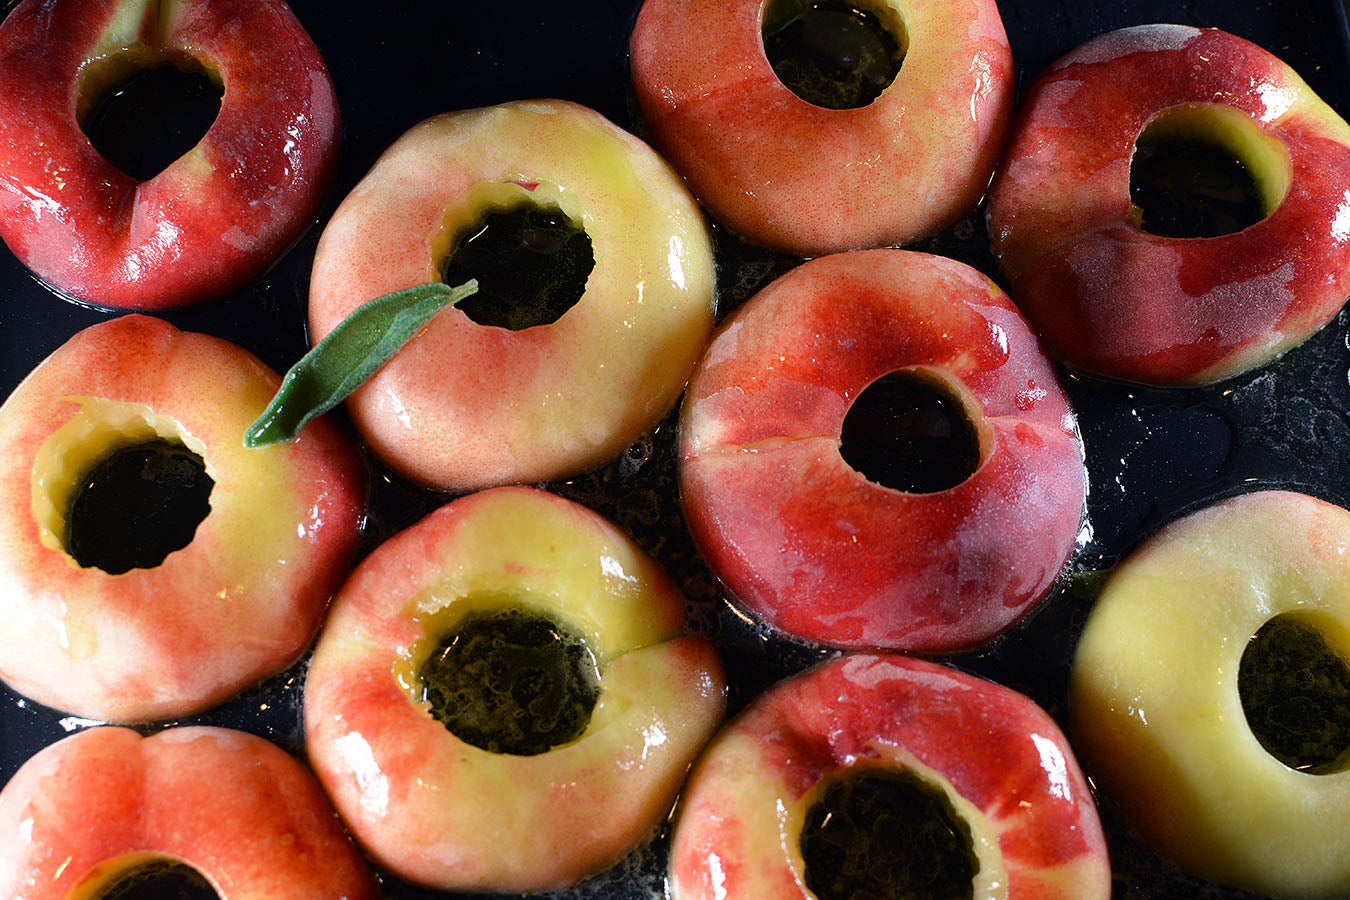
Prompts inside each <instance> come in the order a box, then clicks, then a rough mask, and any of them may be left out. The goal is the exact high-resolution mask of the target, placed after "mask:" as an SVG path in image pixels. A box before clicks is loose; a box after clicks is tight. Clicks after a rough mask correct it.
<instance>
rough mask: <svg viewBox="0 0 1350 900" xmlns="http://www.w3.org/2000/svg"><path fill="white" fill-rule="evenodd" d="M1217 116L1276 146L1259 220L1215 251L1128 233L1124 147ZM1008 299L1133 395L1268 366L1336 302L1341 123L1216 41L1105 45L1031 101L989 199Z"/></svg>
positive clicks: (1281, 74) (1344, 265) (1270, 69)
mask: <svg viewBox="0 0 1350 900" xmlns="http://www.w3.org/2000/svg"><path fill="white" fill-rule="evenodd" d="M1187 104H1191V105H1199V104H1218V105H1220V106H1223V107H1227V108H1230V109H1233V110H1237V111H1239V112H1240V113H1242V114H1243V115H1245V116H1246V117H1248V118H1249V119H1250V120H1251V122H1252V123H1254V124H1255V126H1256V127H1257V128H1259V129H1260V131H1261V132H1262V133H1264V134H1265V135H1267V136H1268V137H1271V138H1274V139H1276V140H1278V141H1279V142H1280V143H1281V144H1282V145H1283V146H1284V148H1286V150H1287V154H1288V163H1289V166H1290V167H1291V170H1290V175H1291V183H1290V187H1289V189H1288V192H1287V194H1286V195H1285V197H1284V199H1283V201H1282V202H1280V203H1279V205H1278V206H1277V207H1276V208H1275V209H1274V211H1273V212H1272V213H1271V214H1270V215H1269V216H1267V217H1266V218H1265V219H1264V220H1262V221H1260V222H1258V223H1256V224H1254V225H1251V226H1249V227H1247V228H1245V229H1243V230H1242V231H1239V232H1236V233H1233V234H1228V235H1223V236H1220V237H1214V238H1189V239H1177V238H1167V237H1161V236H1158V235H1154V234H1150V233H1147V232H1145V231H1143V230H1142V229H1141V228H1140V227H1139V226H1138V224H1136V223H1137V221H1138V220H1137V218H1136V217H1137V211H1135V210H1132V207H1131V203H1130V188H1129V180H1130V159H1131V154H1132V153H1133V150H1134V144H1135V138H1136V136H1137V135H1138V134H1139V133H1140V131H1141V130H1142V129H1143V128H1144V126H1145V125H1146V124H1148V122H1149V121H1150V119H1152V118H1153V117H1154V116H1155V115H1156V114H1157V113H1159V112H1162V111H1163V110H1167V109H1172V108H1175V107H1178V106H1183V105H1187ZM989 225H990V227H989V232H990V238H991V241H992V246H993V250H994V254H995V256H996V257H997V258H998V260H999V263H1000V265H1001V266H1002V268H1003V271H1004V272H1005V273H1006V274H1007V276H1008V279H1009V281H1010V282H1011V292H1012V295H1013V297H1014V298H1015V299H1016V301H1017V303H1018V305H1019V306H1020V307H1021V308H1022V310H1023V311H1024V312H1025V313H1026V315H1027V318H1028V319H1029V320H1030V321H1031V323H1032V325H1033V326H1034V327H1035V328H1036V329H1037V330H1038V331H1039V332H1040V333H1041V336H1042V338H1043V339H1044V340H1045V342H1046V344H1047V347H1048V349H1049V350H1050V352H1051V353H1052V354H1054V355H1055V356H1057V357H1059V358H1061V359H1063V360H1064V361H1065V362H1066V363H1068V364H1069V365H1070V366H1072V367H1074V368H1078V369H1083V370H1086V371H1089V372H1095V373H1099V374H1102V375H1108V376H1111V377H1114V378H1121V379H1126V380H1130V381H1140V382H1148V383H1154V384H1195V383H1203V382H1209V381H1216V380H1218V379H1221V378H1224V377H1226V376H1229V375H1233V374H1236V373H1238V372H1241V371H1244V370H1246V369H1249V368H1252V367H1254V366H1258V365H1261V364H1262V363H1264V362H1266V361H1268V360H1270V359H1271V358H1273V357H1274V356H1277V355H1278V354H1280V353H1282V352H1283V351H1285V350H1287V349H1289V348H1290V347H1292V346H1293V345H1295V344H1297V343H1299V342H1300V341H1302V340H1304V339H1305V338H1307V337H1308V336H1309V335H1311V334H1312V333H1313V332H1314V331H1316V330H1317V329H1318V328H1319V327H1321V326H1322V325H1324V324H1325V323H1326V322H1327V321H1329V320H1330V319H1331V317H1332V316H1333V315H1335V313H1336V311H1337V310H1338V309H1340V307H1341V305H1342V304H1343V303H1344V301H1345V298H1346V296H1347V294H1350V127H1347V126H1346V124H1345V122H1344V121H1343V120H1342V119H1341V118H1340V117H1339V116H1337V115H1336V113H1335V112H1333V111H1332V110H1331V109H1330V108H1329V107H1328V106H1327V105H1326V104H1324V103H1323V102H1322V101H1321V100H1319V99H1318V98H1317V96H1316V95H1315V94H1313V93H1312V91H1311V90H1310V89H1309V88H1308V87H1307V85H1306V84H1304V83H1303V81H1302V79H1300V78H1299V76H1298V75H1297V74H1296V73H1295V72H1294V71H1293V70H1292V69H1290V68H1289V67H1288V66H1286V65H1285V64H1284V63H1282V62H1281V61H1280V60H1278V59H1276V58H1275V57H1274V56H1272V55H1271V54H1269V53H1267V52H1266V51H1265V50H1262V49H1261V48H1260V47H1257V46H1256V45H1254V44H1251V43H1249V42H1247V41H1245V40H1242V39H1241V38H1238V37H1235V36H1233V35H1231V34H1227V33H1225V32H1221V31H1217V30H1213V29H1211V30H1201V29H1196V28H1189V27H1184V26H1179V25H1149V26H1139V27H1135V28H1129V29H1124V30H1121V31H1116V32H1112V33H1109V34H1105V35H1102V36H1100V37H1098V38H1095V39H1094V40H1092V41H1089V42H1088V43H1087V44H1085V45H1083V46H1082V47H1080V48H1078V49H1077V50H1074V51H1072V52H1071V53H1069V54H1068V55H1067V56H1065V57H1064V58H1062V59H1061V60H1059V62H1057V63H1055V64H1054V65H1053V66H1052V67H1051V68H1050V69H1049V71H1047V72H1046V73H1045V74H1044V75H1043V76H1041V78H1040V79H1038V81H1037V82H1036V83H1035V84H1034V85H1033V86H1032V88H1031V90H1030V91H1028V93H1027V97H1026V99H1025V101H1024V103H1023V107H1022V109H1021V111H1020V112H1019V115H1018V120H1017V123H1016V125H1015V127H1014V133H1013V137H1012V139H1011V141H1010V144H1009V148H1008V153H1007V161H1006V162H1005V164H1004V165H1003V166H1002V168H1001V169H1000V172H999V175H998V177H997V179H996V180H995V183H994V186H993V189H992V192H991V194H990V202H989Z"/></svg>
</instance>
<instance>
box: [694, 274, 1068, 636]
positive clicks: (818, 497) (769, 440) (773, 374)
mask: <svg viewBox="0 0 1350 900" xmlns="http://www.w3.org/2000/svg"><path fill="white" fill-rule="evenodd" d="M901 369H913V370H918V371H923V372H927V373H931V374H933V375H936V376H938V377H940V378H941V379H943V380H944V381H945V382H947V383H948V384H949V385H951V386H952V387H954V388H956V389H957V390H958V392H959V393H960V394H961V395H962V396H963V397H964V399H965V403H966V407H967V411H968V412H969V413H972V414H973V418H974V420H975V422H974V424H975V425H976V428H977V431H978V432H979V433H980V437H981V455H980V458H981V463H980V465H979V467H978V468H977V469H976V471H975V472H974V473H973V474H972V475H971V476H970V477H969V478H967V479H966V480H965V481H963V482H962V483H960V484H958V485H956V486H955V487H953V488H950V489H948V490H945V491H940V492H937V493H928V494H917V493H905V492H902V491H898V490H894V489H892V488H888V487H885V486H882V485H880V484H877V483H875V482H872V481H869V480H868V479H867V478H866V477H865V476H864V475H862V474H861V473H859V472H858V471H856V470H854V469H853V468H852V467H850V466H849V465H848V464H847V463H846V462H844V459H843V457H842V456H841V455H840V451H839V447H840V432H841V428H842V423H843V420H844V416H845V415H846V413H847V412H848V410H849V407H850V405H851V404H852V403H853V401H854V400H855V399H856V398H857V396H858V394H859V393H861V392H862V391H863V389H864V388H866V387H867V386H868V385H869V384H871V383H872V382H873V381H875V380H876V379H878V378H880V377H881V376H883V375H886V374H888V373H890V372H894V371H897V370H901ZM680 487H681V492H682V500H683V506H684V512H685V517H686V519H687V521H688V523H689V527H690V530H691V531H692V532H693V535H694V537H695V539H696V540H697V542H698V545H699V548H700V549H701V550H702V551H703V554H704V556H705V557H706V558H707V560H708V562H709V563H710V564H711V566H712V568H713V570H714V571H715V572H716V573H717V575H718V576H719V577H720V578H721V579H722V580H723V581H724V582H725V583H726V584H727V586H728V587H729V588H730V589H731V591H732V593H733V594H734V595H735V597H736V598H737V599H738V600H739V601H740V602H741V603H742V604H744V605H745V606H746V607H748V608H749V609H750V610H751V611H753V612H754V613H755V614H756V615H757V616H760V617H761V618H763V619H764V620H765V621H767V622H768V623H769V624H771V625H773V626H774V627H775V628H778V629H781V630H782V631H785V632H787V633H788V634H791V635H795V636H798V637H801V638H805V639H807V640H810V641H815V642H819V643H824V644H830V645H834V646H841V647H878V646H880V647H888V648H892V649H904V650H912V651H917V652H924V653H940V652H948V651H955V650H960V649H966V648H971V647H975V646H978V645H980V644H982V643H984V642H986V641H988V640H990V639H991V638H992V637H994V636H995V635H996V634H998V633H999V632H1000V631H1002V630H1003V629H1005V628H1007V627H1008V626H1009V625H1011V624H1012V623H1013V622H1014V621H1016V620H1017V619H1018V618H1019V617H1020V616H1021V615H1022V614H1023V613H1025V612H1026V611H1027V610H1028V609H1030V608H1031V606H1032V605H1033V604H1035V603H1036V602H1037V601H1038V600H1039V599H1040V598H1041V597H1042V596H1043V595H1044V593H1045V592H1046V591H1047V589H1048V588H1049V587H1050V585H1051V583H1052V582H1053V581H1054V579H1055V578H1056V576H1057V575H1058V574H1059V572H1060V569H1061V567H1062V566H1063V565H1064V561H1065V559H1066V558H1067V556H1068V554H1069V551H1070V550H1071V549H1072V548H1073V545H1074V540H1075V538H1076V536H1077V534H1078V530H1079V525H1080V522H1081V520H1082V515H1083V496H1084V470H1083V456H1082V449H1081V446H1080V444H1079V441H1078V438H1077V433H1076V427H1075V422H1074V418H1073V413H1072V412H1071V411H1070V409H1069V405H1068V400H1067V398H1066V397H1065V395H1064V393H1063V392H1062V390H1061V389H1060V386H1059V384H1058V382H1057V381H1056V379H1055V373H1054V370H1053V369H1052V368H1051V366H1050V363H1049V361H1048V360H1047V359H1046V358H1045V357H1044V356H1043V355H1042V354H1041V352H1040V349H1039V347H1038V346H1037V344H1036V339H1035V336H1034V335H1033V334H1032V333H1031V331H1030V329H1029V328H1028V327H1027V325H1026V323H1025V322H1024V321H1023V320H1022V318H1021V316H1020V315H1019V314H1018V313H1017V311H1016V309H1014V308H1013V306H1012V303H1011V301H1009V300H1008V298H1007V296H1006V295H1005V294H1003V292H1002V291H1000V290H999V289H998V287H997V286H995V285H994V283H993V282H991V281H989V279H987V278H986V277H985V276H983V275H981V274H980V273H978V272H976V271H975V270H974V269H971V268H969V267H967V266H964V265H962V264H960V263H957V262H953V261H951V260H947V259H942V258H939V257H935V256H928V255H925V254H918V253H911V252H908V251H902V250H871V251H860V252H855V253H847V254H839V255H836V256H831V257H823V258H821V259H817V260H813V261H811V262H808V263H806V264H804V265H802V266H800V267H798V268H796V269H794V270H792V271H790V272H789V273H788V274H787V275H785V276H783V277H782V278H780V279H778V280H777V281H775V282H773V283H772V284H770V285H769V286H768V287H767V288H765V289H764V290H763V291H761V292H760V293H759V294H758V295H756V296H755V297H754V298H752V299H751V300H750V301H749V302H748V303H747V304H746V305H745V306H743V307H742V308H741V309H740V310H738V311H737V312H736V314H734V315H733V316H731V317H730V318H729V319H728V320H727V321H726V322H724V323H723V324H722V326H721V327H720V329H719V330H718V333H717V335H716V336H715V337H714V339H713V342H712V344H711V345H710V346H709V348H708V350H707V352H706V353H705V354H704V357H703V359H702V361H701V362H700V364H699V368H698V370H697V371H696V373H695V375H694V377H693V379H691V381H690V386H689V391H688V393H687V395H686V397H685V401H684V405H683V407H682V409H681V420H680Z"/></svg>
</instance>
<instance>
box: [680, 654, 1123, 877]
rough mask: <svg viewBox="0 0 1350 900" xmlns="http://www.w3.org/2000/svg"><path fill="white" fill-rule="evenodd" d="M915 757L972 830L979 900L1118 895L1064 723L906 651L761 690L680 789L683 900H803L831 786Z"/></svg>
mask: <svg viewBox="0 0 1350 900" xmlns="http://www.w3.org/2000/svg"><path fill="white" fill-rule="evenodd" d="M876 767H881V768H894V769H907V770H910V771H912V772H914V773H916V774H918V775H919V776H920V777H921V778H923V779H924V780H925V781H927V782H928V783H929V784H931V785H933V786H935V787H938V788H939V789H941V790H942V791H943V792H944V793H946V794H947V795H948V796H949V798H950V799H951V801H952V805H953V807H954V808H955V809H956V810H957V812H958V813H959V814H960V815H961V817H962V818H963V819H964V820H965V822H966V824H967V825H968V826H969V828H970V832H971V837H972V841H973V844H974V851H975V854H976V857H977V859H978V860H979V862H980V868H979V871H978V873H977V874H976V877H975V885H974V894H973V896H974V898H976V900H992V898H999V900H1029V898H1037V900H1055V898H1077V900H1089V898H1098V900H1106V898H1108V897H1109V896H1110V894H1111V873H1110V868H1109V866H1108V861H1107V855H1106V843H1105V840H1104V839H1103V837H1102V831H1101V826H1100V824H1099V823H1098V820H1097V811H1096V808H1095V807H1094V806H1093V803H1092V796H1091V794H1090V792H1089V791H1088V787H1087V783H1086V782H1085V781H1084V779H1083V776H1082V774H1081V773H1080V772H1079V769H1078V765H1077V763H1076V762H1075V761H1074V757H1073V752H1072V751H1071V750H1070V749H1069V746H1068V743H1067V742H1066V741H1065V740H1064V736H1063V735H1062V734H1061V733H1060V731H1059V729H1058V727H1056V725H1055V723H1054V721H1053V720H1052V719H1051V718H1050V717H1049V716H1047V715H1046V714H1045V713H1044V712H1043V711H1042V710H1041V708H1040V707H1038V706H1037V705H1036V704H1035V703H1033V702H1032V701H1031V700H1029V699H1028V698H1026V697H1024V696H1022V695H1021V694H1018V693H1016V692H1014V691H1012V690H1009V689H1008V688H1005V687H1001V686H999V685H996V684H993V683H992V682H988V681H984V680H982V679H979V678H976V677H974V676H971V675H966V674H964V673H961V672H958V671H956V670H953V669H949V668H946V667H944V666H939V665H935V664H933V663H928V662H923V661H920V660H916V659H910V658H907V657H904V656H901V655H898V654H889V655H887V654H882V655H871V654H858V655H853V656H844V657H842V658H840V659H836V660H834V661H832V662H829V663H827V664H825V665H822V666H820V667H818V668H816V669H813V670H809V671H808V672H806V673H805V674H803V675H799V676H797V677H795V678H792V679H789V680H788V681H785V682H783V683H781V684H779V685H778V686H776V687H774V688H771V689H770V690H769V691H768V692H767V693H765V694H763V695H761V696H760V697H759V698H758V699H757V700H756V701H754V702H753V703H752V704H751V705H750V707H749V708H748V709H747V710H746V711H745V712H744V713H742V714H741V715H740V716H739V717H738V718H736V719H735V720H733V721H732V723H731V724H730V725H728V726H727V727H726V728H725V729H723V731H722V732H721V733H720V734H719V735H718V736H717V737H716V738H715V739H714V740H713V742H712V744H710V745H709V747H708V750H707V751H706V752H705V753H704V755H703V757H702V759H701V760H700V761H699V763H698V765H697V766H696V767H695V769H694V773H693V775H691V776H690V780H689V786H688V788H687V789H686V791H685V793H684V795H683V797H682V798H681V801H680V806H679V809H678V811H677V818H676V824H675V836H674V841H673V844H672V847H671V860H670V896H671V897H672V900H753V898H764V900H790V898H797V897H800V898H803V900H809V898H812V897H814V894H812V893H811V892H810V891H808V890H807V889H806V887H805V886H804V882H803V878H804V863H803V862H802V856H801V850H800V839H801V829H802V824H803V821H804V819H805V815H806V811H807V809H808V808H809V807H810V805H811V804H812V803H813V802H814V801H815V798H816V795H817V788H818V786H819V785H820V784H821V783H822V781H825V780H828V779H830V778H832V777H834V776H837V775H839V774H841V773H843V772H847V771H850V770H866V769H868V768H876Z"/></svg>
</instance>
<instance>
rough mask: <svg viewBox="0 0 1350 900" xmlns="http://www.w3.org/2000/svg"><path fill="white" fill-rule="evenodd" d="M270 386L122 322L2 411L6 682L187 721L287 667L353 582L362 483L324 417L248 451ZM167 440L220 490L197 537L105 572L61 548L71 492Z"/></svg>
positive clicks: (82, 340)
mask: <svg viewBox="0 0 1350 900" xmlns="http://www.w3.org/2000/svg"><path fill="white" fill-rule="evenodd" d="M279 384H280V378H279V377H278V376H277V374H276V373H275V372H272V371H271V370H270V369H268V368H267V367H266V366H265V365H263V364H262V363H261V362H259V361H258V360H257V359H256V358H255V357H253V356H252V355H251V354H249V353H248V352H247V351H245V350H243V349H242V348H240V347H238V346H236V345H234V344H230V343H228V342H226V341H223V340H220V339H218V338H214V337H209V336H207V335H202V334H194V333H191V332H184V331H179V330H178V329H177V328H175V327H173V326H172V325H170V324H169V323H167V322H164V321H162V320H160V319H154V318H150V317H147V316H141V315H131V316H123V317H121V318H117V319H113V320H111V321H108V322H104V323H102V324H99V325H95V326H93V327H91V328H87V329H85V330H84V331H81V332H80V333H78V334H76V335H75V336H74V337H72V338H71V339H70V340H69V341H67V342H66V343H65V344H64V345H62V346H61V347H60V348H59V349H57V350H56V351H55V352H54V353H53V354H52V355H51V356H50V357H48V358H47V359H46V360H45V361H44V362H43V363H42V364H41V365H39V366H38V367H37V368H36V369H34V370H33V371H32V372H31V373H30V374H29V375H28V377H27V378H26V379H25V380H24V381H23V382H22V383H21V384H20V385H19V387H18V388H17V389H15V391H14V393H13V394H11V395H10V397H9V399H7V400H6V401H5V403H4V406H3V407H0V445H3V446H4V447H5V449H6V462H5V464H4V465H3V466H0V676H3V677H4V679H5V680H6V681H7V682H9V683H10V684H11V685H12V686H13V687H14V688H15V689H17V690H18V691H20V692H21V693H23V694H25V695H27V696H29V697H32V698H33V699H35V700H39V701H41V702H42V703H45V704H48V705H50V706H54V707H56V708H58V709H62V710H68V711H71V712H75V713H78V714H79V715H82V716H88V717H91V718H96V719H100V720H104V721H118V722H130V721H146V720H151V719H161V718H167V717H170V716H177V715H185V714H188V713H192V712H195V711H198V710H201V709H203V708H205V707H207V706H210V705H212V704H214V703H217V702H219V701H221V700H224V699H225V698H227V697H229V696H231V695H232V694H234V693H236V692H237V691H239V690H240V689H241V688H243V687H244V686H246V685H248V684H250V683H252V682H254V681H257V680H260V679H262V678H263V677H265V676H267V675H270V674H273V673H275V672H278V671H280V670H282V669H284V668H285V667H286V666H287V665H289V664H290V663H292V662H294V661H295V660H296V659H297V658H298V657H299V656H300V654H301V653H302V652H303V651H304V650H305V648H306V647H307V646H308V644H309V642H310V640H311V639H312V638H313V636H314V633H315V632H316V631H317V629H318V627H319V622H320V619H321V617H322V615H323V612H324V609H325V607H326V606H327V603H328V600H329V597H330V596H331V594H332V592H333V591H334V590H335V589H336V588H337V586H338V584H339V583H340V582H341V579H342V577H343V576H344V575H345V574H346V572H347V567H348V565H349V564H350V561H351V558H352V555H353V553H354V551H355V546H356V541H357V538H358V536H359V533H360V527H361V523H362V520H363V516H364V504H365V495H366V490H367V488H366V474H365V471H364V468H363V466H362V464H361V461H360V459H359V457H358V456H357V454H356V451H355V449H354V448H353V447H352V446H351V444H350V442H349V441H348V440H347V439H346V437H345V436H344V435H343V434H342V433H341V432H339V431H338V429H337V427H336V426H335V425H334V424H333V423H332V422H330V421H325V420H316V421H315V422H313V423H311V425H310V426H309V427H307V428H306V429H305V431H304V432H302V434H301V436H300V437H299V439H298V440H297V441H295V442H294V443H291V444H279V445H275V446H272V447H267V448H261V449H257V450H250V449H246V448H245V447H244V445H243V435H244V431H245V429H246V428H247V427H248V425H249V423H250V422H251V421H252V420H253V419H254V418H255V417H256V416H257V415H258V414H259V413H261V412H262V410H263V408H264V407H265V406H266V405H267V402H268V401H269V400H270V399H271V397H272V395H273V393H274V392H275V391H276V389H277V387H278V385H279ZM155 439H163V440H166V441H170V442H172V443H177V444H181V445H183V446H185V447H187V448H188V449H189V450H191V451H192V452H194V453H196V454H197V455H198V456H200V457H201V458H202V460H203V462H204V463H205V467H206V472H207V474H208V475H209V476H210V477H211V478H212V479H213V480H214V482H215V484H214V486H213V487H212V489H211V494H210V498H209V502H210V506H211V509H210V512H208V513H207V515H206V518H204V519H203V520H202V521H201V523H200V524H199V525H198V526H197V528H196V531H195V533H194V534H193V536H192V539H191V542H190V543H188V544H187V546H186V547H184V548H183V549H181V550H177V551H175V552H173V553H170V554H169V555H168V556H167V557H165V558H164V561H163V562H162V563H160V564H159V565H157V566H154V567H153V568H132V569H130V570H128V571H125V572H122V573H121V574H115V575H114V574H109V573H108V572H107V571H104V570H103V569H101V568H99V567H97V566H94V565H90V566H87V567H86V566H81V565H80V564H79V563H77V562H76V560H75V558H74V557H73V556H72V555H71V553H70V552H69V551H68V549H67V547H68V543H67V540H68V538H67V527H66V525H67V517H68V514H69V505H70V503H71V500H72V497H73V496H74V493H75V491H76V485H77V484H78V482H79V480H80V479H82V478H83V477H84V476H85V475H86V473H87V472H88V471H90V469H91V468H92V467H93V465H94V464H96V463H97V462H99V461H100V460H101V459H102V458H104V457H105V456H106V455H107V454H108V453H111V452H112V451H113V450H115V449H117V448H120V447H125V446H130V445H136V444H140V443H144V442H147V441H151V440H155Z"/></svg>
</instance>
